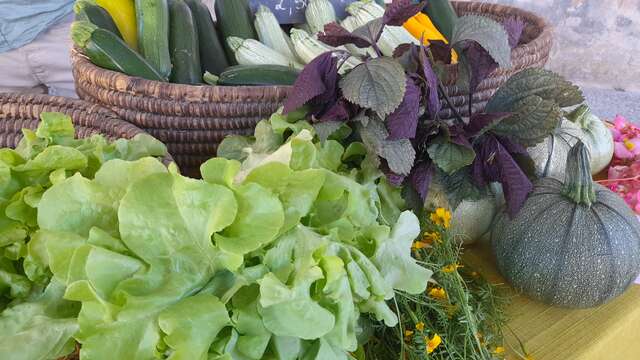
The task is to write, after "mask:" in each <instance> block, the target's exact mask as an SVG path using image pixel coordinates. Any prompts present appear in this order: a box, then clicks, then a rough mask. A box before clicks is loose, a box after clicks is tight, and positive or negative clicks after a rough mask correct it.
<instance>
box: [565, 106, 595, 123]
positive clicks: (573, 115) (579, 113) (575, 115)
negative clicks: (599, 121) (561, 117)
mask: <svg viewBox="0 0 640 360" xmlns="http://www.w3.org/2000/svg"><path fill="white" fill-rule="evenodd" d="M590 112H591V109H589V106H587V105H586V104H582V105H580V106H578V107H577V108H576V109H575V110H573V111H572V112H570V113H569V114H567V115H566V116H565V117H566V118H567V120H569V121H571V122H573V123H576V124H578V125H584V124H583V123H584V118H585V116H586V115H588V114H589V113H590Z"/></svg>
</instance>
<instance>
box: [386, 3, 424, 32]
mask: <svg viewBox="0 0 640 360" xmlns="http://www.w3.org/2000/svg"><path fill="white" fill-rule="evenodd" d="M425 6H427V2H426V1H420V2H418V3H417V4H413V1H412V0H396V1H393V2H392V3H391V4H389V5H388V6H387V9H386V10H385V12H384V17H383V20H384V23H385V24H386V25H390V26H402V25H403V24H404V23H405V22H407V20H409V19H411V18H412V17H414V16H416V14H418V13H419V12H420V11H422V9H424V7H425Z"/></svg>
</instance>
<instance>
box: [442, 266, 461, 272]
mask: <svg viewBox="0 0 640 360" xmlns="http://www.w3.org/2000/svg"><path fill="white" fill-rule="evenodd" d="M461 267H463V265H459V264H450V265H447V266H445V267H443V268H442V272H444V273H452V272H454V271H457V270H458V269H459V268H461Z"/></svg>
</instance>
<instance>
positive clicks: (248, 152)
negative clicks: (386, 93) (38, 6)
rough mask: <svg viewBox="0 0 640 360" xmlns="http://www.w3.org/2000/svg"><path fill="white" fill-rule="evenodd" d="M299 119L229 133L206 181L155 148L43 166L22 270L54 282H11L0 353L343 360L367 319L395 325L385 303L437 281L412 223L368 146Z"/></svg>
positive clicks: (277, 117) (366, 330) (206, 169)
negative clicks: (246, 133)
mask: <svg viewBox="0 0 640 360" xmlns="http://www.w3.org/2000/svg"><path fill="white" fill-rule="evenodd" d="M299 119H300V116H296V115H295V114H290V115H289V116H287V117H285V116H282V115H281V114H274V115H273V116H272V118H271V119H270V120H269V121H263V122H261V123H260V124H259V125H258V127H257V129H256V136H255V137H254V138H240V137H231V138H229V139H228V140H226V141H225V143H223V144H222V145H221V149H220V152H221V153H222V154H224V155H225V156H227V157H229V159H224V158H216V159H211V160H209V161H208V162H207V163H205V164H204V165H203V166H202V168H201V172H202V175H203V178H204V180H195V179H190V178H186V177H183V176H181V175H180V174H179V173H178V171H177V170H176V169H175V168H174V167H171V166H170V167H169V168H168V169H167V168H166V167H165V166H164V165H162V164H161V163H160V162H159V161H158V160H157V159H155V158H150V157H147V158H142V159H138V160H133V159H130V158H126V156H123V157H125V158H126V159H124V160H120V159H113V160H111V161H107V162H105V161H98V162H97V163H96V164H102V166H101V167H100V168H99V169H98V166H95V167H93V168H92V169H94V170H96V171H89V170H88V169H86V166H84V167H83V166H77V167H75V169H84V170H81V171H76V172H75V174H73V175H72V176H69V177H66V176H65V175H67V174H68V173H70V172H72V171H71V169H66V170H65V171H51V170H49V172H48V173H44V172H43V173H40V176H39V179H43V178H46V179H51V180H46V181H45V183H46V184H48V181H51V183H52V184H53V186H51V188H50V189H48V190H47V191H43V192H44V193H43V194H42V193H41V195H40V196H39V197H38V201H36V202H33V201H31V198H29V197H28V196H26V195H27V194H31V193H30V192H27V191H24V193H25V195H20V196H22V198H23V199H26V200H24V202H25V204H32V205H35V207H37V210H36V208H35V207H31V209H30V210H29V211H30V213H29V214H30V215H31V217H30V221H31V222H30V226H31V229H32V230H31V231H32V232H31V233H30V241H29V242H28V245H27V249H26V250H25V251H23V252H26V254H27V255H25V256H26V258H28V261H27V260H26V259H25V260H24V261H21V262H22V263H23V264H25V266H24V271H21V270H19V269H14V273H16V274H19V273H21V272H23V273H24V274H20V275H16V276H21V278H23V279H24V282H25V284H26V283H27V282H28V281H29V279H31V277H33V274H37V275H38V276H36V278H38V279H39V280H42V279H45V278H47V276H46V275H47V274H48V272H49V271H50V273H51V274H52V278H51V280H50V282H49V283H48V284H46V281H42V282H41V283H42V284H43V285H44V284H46V288H45V290H44V291H41V292H37V291H35V290H32V291H31V292H29V291H28V290H27V289H26V288H25V289H24V290H22V292H23V293H25V295H26V296H23V297H17V296H15V295H17V293H20V291H17V290H20V287H19V286H18V287H16V286H13V287H12V288H11V289H14V288H15V290H12V295H11V296H9V298H13V299H14V300H13V301H12V303H11V304H4V305H3V307H6V309H5V310H4V312H3V313H2V315H1V316H0V333H1V334H2V335H1V336H0V358H13V359H15V358H24V359H36V358H37V359H45V358H56V357H59V356H63V355H65V354H68V353H69V352H71V351H72V350H73V344H74V341H78V342H79V343H80V344H81V358H82V359H157V358H160V359H163V358H169V359H188V360H192V359H211V360H213V359H298V358H300V359H347V358H349V357H350V355H349V352H352V351H356V350H357V348H358V345H359V344H361V343H362V342H364V341H365V340H366V339H367V338H368V337H369V335H370V332H371V329H372V326H371V321H372V319H375V320H379V321H383V322H384V323H385V324H386V325H387V326H395V325H396V324H397V322H398V318H397V316H396V313H395V311H394V310H392V309H391V308H390V307H389V305H388V304H389V302H388V300H391V299H393V298H394V294H395V292H396V291H402V292H406V293H409V294H418V293H421V292H423V291H424V290H425V289H426V285H427V281H428V280H429V278H430V276H431V272H430V271H429V270H427V269H426V268H423V267H422V266H420V265H418V264H417V263H416V261H415V260H414V259H413V258H412V257H411V244H412V242H413V240H414V239H415V238H416V237H417V236H418V235H419V233H420V224H419V221H418V219H417V218H416V216H415V215H413V213H411V212H408V211H406V212H402V211H401V210H402V208H403V202H402V200H401V196H400V194H399V193H398V191H399V190H397V189H394V188H392V187H391V186H390V185H389V184H388V183H387V180H386V178H385V176H384V175H383V174H382V173H381V172H380V171H378V170H377V169H376V168H375V166H374V165H375V162H374V161H373V160H372V159H369V158H368V157H367V156H366V155H365V153H366V151H365V150H364V146H363V145H362V144H359V143H354V144H352V145H350V146H349V147H348V148H347V149H345V148H344V147H343V146H342V145H341V144H340V143H339V142H337V141H335V140H331V139H329V140H327V141H324V142H315V141H314V139H315V138H316V136H315V133H314V131H313V128H312V127H311V126H310V125H309V124H308V123H305V122H303V121H297V120H299ZM43 128H45V129H46V125H45V126H43V127H41V129H39V131H38V133H37V134H39V135H41V136H42V137H41V138H38V139H42V138H47V136H48V137H49V142H53V140H52V139H53V138H56V136H52V135H50V134H49V135H47V134H45V132H46V130H43ZM27 138H28V137H27ZM27 141H28V140H27ZM94 142H95V141H94ZM87 144H93V143H92V142H91V140H90V141H89V142H87ZM24 147H25V146H24V145H22V146H21V148H24ZM30 148H32V149H33V148H34V145H32V146H30ZM52 148H56V147H55V145H54V146H50V147H47V148H46V149H44V150H43V152H42V153H45V152H46V151H51V150H47V149H52ZM116 148H117V146H116ZM23 151H24V150H19V151H18V152H16V153H15V154H19V153H22V152H23ZM69 151H71V150H69ZM79 151H80V150H79ZM80 152H82V151H80ZM95 152H96V150H95V148H94V150H91V151H86V153H90V154H95ZM98 153H100V154H102V152H100V151H98ZM3 154H14V152H12V151H10V150H7V151H4V152H3ZM83 154H84V153H83ZM85 156H87V155H85ZM92 156H93V155H92ZM78 157H79V156H78ZM114 157H115V156H114ZM4 158H5V157H3V159H4ZM60 158H62V159H65V160H66V161H65V164H63V165H59V166H56V169H57V168H64V167H65V166H69V165H68V163H69V162H68V161H69V159H71V157H70V156H68V155H61V156H60ZM96 158H100V157H99V156H98V157H96ZM34 159H37V156H36V157H35V158H34ZM100 159H101V160H105V158H100ZM32 161H33V160H32ZM241 161H242V162H241ZM3 162H4V163H6V160H3ZM90 162H91V161H89V163H90ZM28 163H29V162H27V163H26V164H28ZM16 166H17V165H16ZM15 171H17V170H14V169H13V168H12V169H11V170H10V172H9V173H10V174H13V173H14V172H15ZM5 178H7V177H5ZM13 178H14V177H13V176H11V177H9V178H8V179H13ZM7 183H8V182H7ZM45 187H46V186H43V188H45ZM5 188H6V189H8V188H7V186H6V185H5V186H3V189H5ZM6 192H7V191H5V190H3V194H4V193H6ZM7 209H9V207H8V206H5V213H8V214H11V213H12V212H11V211H8V210H7ZM36 217H37V221H35V220H36ZM38 227H39V229H38ZM3 228H6V226H5V227H3ZM5 237H6V235H5V236H4V237H3V238H2V241H3V244H4V238H5ZM4 250H5V252H7V248H6V247H5V249H4ZM5 258H6V255H5ZM3 261H5V260H3ZM18 263H20V261H19V262H18ZM26 264H28V266H26ZM9 265H14V266H15V264H12V263H11V262H9ZM27 269H28V270H27ZM3 274H4V273H3ZM15 283H16V281H13V282H12V284H15ZM0 284H3V283H2V282H0ZM0 289H3V287H1V286H0ZM3 293H4V292H3ZM27 294H28V295H27Z"/></svg>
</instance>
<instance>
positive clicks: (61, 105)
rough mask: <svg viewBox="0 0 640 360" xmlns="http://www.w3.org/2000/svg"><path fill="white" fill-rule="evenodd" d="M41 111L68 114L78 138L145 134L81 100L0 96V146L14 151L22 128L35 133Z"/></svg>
mask: <svg viewBox="0 0 640 360" xmlns="http://www.w3.org/2000/svg"><path fill="white" fill-rule="evenodd" d="M42 112H59V113H63V114H66V115H69V116H70V117H71V119H72V121H73V124H74V126H75V129H76V137H77V138H86V137H89V136H91V135H94V134H102V135H104V136H105V137H106V138H107V139H109V140H116V139H120V138H125V139H131V138H133V137H134V136H136V135H138V134H144V131H143V130H142V129H140V128H138V127H136V126H134V125H132V124H130V123H128V122H126V121H122V120H120V119H119V118H118V116H117V115H116V114H115V113H114V112H113V111H111V110H108V109H105V108H103V107H102V106H100V105H96V104H91V103H88V102H86V101H82V100H74V99H69V98H64V97H59V96H48V95H19V94H3V93H0V147H10V148H15V147H16V146H17V145H18V143H19V142H20V139H22V129H24V128H27V129H32V130H35V129H36V128H37V127H38V124H39V123H40V114H41V113H42Z"/></svg>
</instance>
